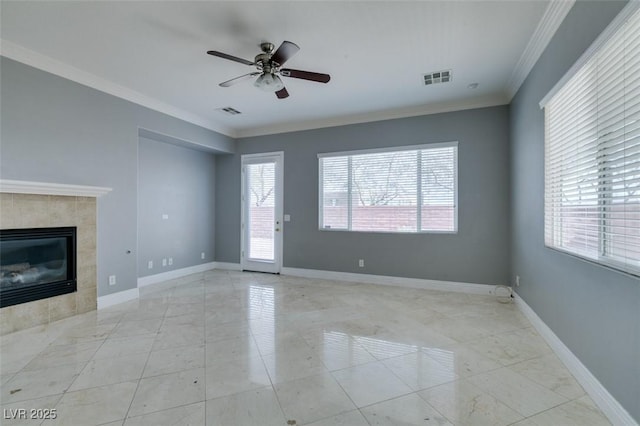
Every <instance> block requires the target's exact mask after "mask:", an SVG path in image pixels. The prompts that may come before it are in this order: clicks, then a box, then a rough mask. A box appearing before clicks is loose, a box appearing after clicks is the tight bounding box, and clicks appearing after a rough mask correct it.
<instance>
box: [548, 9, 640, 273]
mask: <svg viewBox="0 0 640 426" xmlns="http://www.w3.org/2000/svg"><path fill="white" fill-rule="evenodd" d="M639 10H640V2H638V1H632V2H629V3H628V4H627V5H626V6H625V7H624V8H623V9H622V11H621V12H620V13H619V14H618V15H617V16H616V17H615V18H614V20H613V21H612V22H611V23H610V24H609V26H607V28H606V29H605V30H604V31H603V32H602V33H601V34H600V36H599V37H598V38H597V39H596V40H595V41H594V42H593V43H592V44H591V46H589V48H588V49H587V50H586V51H585V52H584V53H583V55H582V56H581V57H580V58H579V59H578V60H577V61H576V62H575V63H574V64H573V66H572V67H571V68H570V69H569V70H568V71H567V72H566V73H565V74H564V76H563V77H562V78H561V79H560V80H559V81H558V82H557V83H556V84H555V85H554V86H553V88H552V89H551V90H550V91H549V93H547V95H546V96H545V97H544V98H543V99H542V100H541V101H540V104H539V105H540V108H541V109H543V112H544V197H543V198H544V206H543V210H544V218H543V219H544V221H543V242H544V246H545V247H546V248H548V249H550V250H554V251H556V252H558V253H563V254H566V255H569V256H571V257H574V258H576V259H579V260H582V261H585V262H588V263H591V264H593V265H598V266H601V267H605V268H607V269H610V270H612V271H615V272H618V273H623V274H628V275H632V276H636V277H638V276H640V260H635V259H631V258H627V257H624V256H620V255H617V254H616V253H615V252H614V250H615V246H612V245H611V244H612V243H611V241H610V239H609V238H608V234H609V230H608V229H609V228H610V227H612V226H614V225H611V223H612V222H613V221H614V220H615V217H612V216H610V215H607V214H606V212H607V208H606V207H607V205H609V202H610V201H611V198H610V197H607V196H604V195H603V194H607V193H609V192H612V190H613V186H614V185H615V183H614V175H613V174H612V172H611V171H610V170H609V169H608V167H609V166H608V163H607V161H606V160H603V158H605V155H604V153H605V151H606V150H607V147H606V144H601V143H599V142H598V143H597V145H596V152H595V153H594V159H595V161H596V163H597V181H598V187H597V192H596V193H597V203H596V206H597V209H598V228H597V230H596V234H597V239H598V241H597V246H598V247H597V254H596V255H589V254H587V253H585V252H580V251H578V250H572V249H571V248H567V247H563V246H562V242H561V241H559V240H561V239H562V237H561V235H562V228H563V226H564V225H563V224H562V223H560V224H556V223H555V222H556V220H557V218H556V214H553V213H551V217H548V211H549V210H553V206H549V205H548V203H550V202H551V201H549V200H551V199H552V198H553V197H554V196H557V194H556V193H548V188H550V186H551V185H550V183H549V176H548V167H549V161H550V159H549V153H548V150H549V144H550V131H549V128H550V123H549V121H550V117H549V115H550V111H549V108H548V107H549V106H550V104H553V100H554V98H555V97H556V95H558V94H559V93H560V92H562V91H563V89H564V88H565V87H566V86H567V85H568V84H570V83H571V82H572V79H573V77H574V76H576V75H577V74H578V73H580V72H581V71H582V70H583V69H584V68H585V66H588V65H589V64H590V63H591V61H592V59H594V58H596V57H597V56H598V55H599V54H600V53H601V52H602V49H603V48H604V47H605V45H606V44H607V42H609V40H611V38H612V37H615V36H616V35H617V34H618V32H619V31H621V30H622V29H623V26H624V25H625V24H626V23H627V21H628V20H629V19H631V18H632V17H633V16H634V14H635V13H640V12H639ZM594 90H597V89H595V88H594ZM606 136H608V134H604V135H601V136H598V139H601V138H604V137H606ZM548 222H549V223H550V225H549V226H548V225H547V223H548Z"/></svg>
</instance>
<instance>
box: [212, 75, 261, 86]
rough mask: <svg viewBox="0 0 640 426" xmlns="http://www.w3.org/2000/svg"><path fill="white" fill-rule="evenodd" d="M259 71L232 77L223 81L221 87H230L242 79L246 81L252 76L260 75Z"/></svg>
mask: <svg viewBox="0 0 640 426" xmlns="http://www.w3.org/2000/svg"><path fill="white" fill-rule="evenodd" d="M259 74H260V73H259V72H250V73H249V74H245V75H241V76H240V77H236V78H232V79H231V80H227V81H223V82H222V83H220V84H219V86H220V87H229V86H233V85H234V84H236V83H240V82H241V81H245V80H248V79H250V78H251V77H255V76H256V75H259Z"/></svg>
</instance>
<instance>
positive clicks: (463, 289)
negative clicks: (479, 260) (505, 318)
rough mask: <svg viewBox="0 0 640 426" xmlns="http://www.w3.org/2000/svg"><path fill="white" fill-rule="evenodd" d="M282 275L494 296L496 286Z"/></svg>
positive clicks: (289, 271)
mask: <svg viewBox="0 0 640 426" xmlns="http://www.w3.org/2000/svg"><path fill="white" fill-rule="evenodd" d="M282 275H291V276H294V277H303V278H317V279H327V280H337V281H347V282H354V283H369V284H379V285H389V286H393V287H408V288H419V289H425V290H441V291H451V292H455V293H468V294H484V295H493V294H494V290H495V286H493V285H487V284H472V283H461V282H454V281H440V280H427V279H421V278H404V277H391V276H386V275H371V274H355V273H352V272H336V271H322V270H319V269H301V268H288V267H283V268H282Z"/></svg>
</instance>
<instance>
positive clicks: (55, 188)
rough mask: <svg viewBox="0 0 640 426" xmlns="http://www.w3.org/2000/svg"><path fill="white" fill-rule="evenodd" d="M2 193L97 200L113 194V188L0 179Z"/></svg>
mask: <svg viewBox="0 0 640 426" xmlns="http://www.w3.org/2000/svg"><path fill="white" fill-rule="evenodd" d="M0 192H6V193H12V194H38V195H66V196H72V197H73V196H75V197H96V198H97V197H100V196H102V195H105V194H107V193H109V192H111V188H105V187H100V186H84V185H68V184H64V183H48V182H28V181H24V180H8V179H0Z"/></svg>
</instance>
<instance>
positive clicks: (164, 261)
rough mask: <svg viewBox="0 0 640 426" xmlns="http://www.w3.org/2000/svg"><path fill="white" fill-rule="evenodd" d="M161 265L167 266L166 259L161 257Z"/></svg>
mask: <svg viewBox="0 0 640 426" xmlns="http://www.w3.org/2000/svg"><path fill="white" fill-rule="evenodd" d="M162 266H167V259H166V258H165V259H162Z"/></svg>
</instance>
